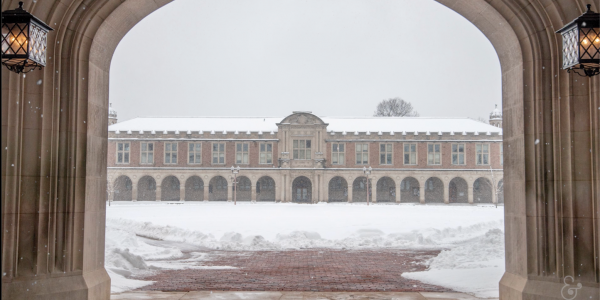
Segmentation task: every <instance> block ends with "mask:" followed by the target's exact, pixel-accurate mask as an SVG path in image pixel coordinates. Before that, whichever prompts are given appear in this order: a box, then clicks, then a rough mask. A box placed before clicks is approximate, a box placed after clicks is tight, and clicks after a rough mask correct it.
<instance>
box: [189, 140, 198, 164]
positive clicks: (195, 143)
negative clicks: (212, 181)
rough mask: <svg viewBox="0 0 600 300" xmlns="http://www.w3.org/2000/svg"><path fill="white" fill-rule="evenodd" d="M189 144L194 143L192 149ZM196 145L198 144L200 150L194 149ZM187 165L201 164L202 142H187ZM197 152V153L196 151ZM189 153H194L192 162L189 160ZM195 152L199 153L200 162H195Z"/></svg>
mask: <svg viewBox="0 0 600 300" xmlns="http://www.w3.org/2000/svg"><path fill="white" fill-rule="evenodd" d="M190 145H194V147H193V148H194V150H193V151H190ZM196 145H199V148H200V151H196ZM187 148H188V155H187V157H188V161H187V163H188V165H201V164H202V142H188V147H187ZM198 152H199V153H198ZM190 153H193V154H194V162H190ZM196 154H200V162H196V157H197V156H196Z"/></svg>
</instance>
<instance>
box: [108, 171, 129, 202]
mask: <svg viewBox="0 0 600 300" xmlns="http://www.w3.org/2000/svg"><path fill="white" fill-rule="evenodd" d="M132 192H133V182H131V179H130V178H129V177H127V176H125V175H122V176H119V178H117V180H115V184H114V188H113V195H114V196H113V200H114V201H131V200H133V198H132V196H133V195H132V194H133V193H132Z"/></svg>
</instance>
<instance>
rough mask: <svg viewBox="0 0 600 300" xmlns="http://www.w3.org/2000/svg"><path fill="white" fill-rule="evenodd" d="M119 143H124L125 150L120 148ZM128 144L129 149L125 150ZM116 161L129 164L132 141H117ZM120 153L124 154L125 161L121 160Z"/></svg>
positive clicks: (119, 163) (120, 163)
mask: <svg viewBox="0 0 600 300" xmlns="http://www.w3.org/2000/svg"><path fill="white" fill-rule="evenodd" d="M119 144H122V145H123V150H119ZM125 145H127V150H125ZM115 150H116V152H115V154H116V155H115V163H116V164H118V165H128V164H129V163H130V162H131V142H117V143H116V147H115ZM119 153H121V154H123V162H119ZM125 154H127V162H124V161H125Z"/></svg>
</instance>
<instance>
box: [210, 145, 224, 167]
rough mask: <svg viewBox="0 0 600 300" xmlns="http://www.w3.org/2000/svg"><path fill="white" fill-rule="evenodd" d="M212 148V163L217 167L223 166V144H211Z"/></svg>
mask: <svg viewBox="0 0 600 300" xmlns="http://www.w3.org/2000/svg"><path fill="white" fill-rule="evenodd" d="M212 146H213V147H212V163H213V164H217V165H224V164H225V143H213V144H212Z"/></svg>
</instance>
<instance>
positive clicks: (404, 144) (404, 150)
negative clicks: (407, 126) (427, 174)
mask: <svg viewBox="0 0 600 300" xmlns="http://www.w3.org/2000/svg"><path fill="white" fill-rule="evenodd" d="M410 145H415V151H409V152H408V154H409V155H410V154H414V157H415V162H414V163H410V158H409V162H408V163H407V162H406V154H407V153H406V146H409V147H410ZM402 164H403V165H405V166H417V165H419V144H418V143H403V144H402Z"/></svg>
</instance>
